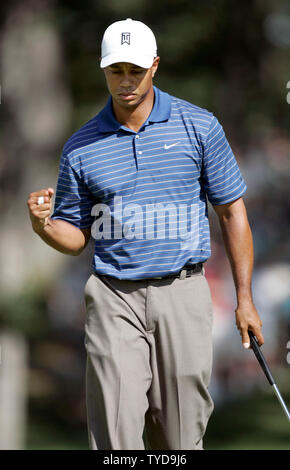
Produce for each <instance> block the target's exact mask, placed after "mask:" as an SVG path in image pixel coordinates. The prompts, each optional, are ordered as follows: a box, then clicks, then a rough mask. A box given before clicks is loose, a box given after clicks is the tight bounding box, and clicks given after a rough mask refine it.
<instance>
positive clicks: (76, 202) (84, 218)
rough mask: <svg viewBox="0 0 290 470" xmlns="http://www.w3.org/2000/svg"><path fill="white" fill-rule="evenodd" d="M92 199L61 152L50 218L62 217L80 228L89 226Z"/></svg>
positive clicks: (91, 218)
mask: <svg viewBox="0 0 290 470" xmlns="http://www.w3.org/2000/svg"><path fill="white" fill-rule="evenodd" d="M93 205H94V199H93V197H92V195H91V193H90V192H89V190H88V188H87V186H86V185H85V184H84V182H83V181H81V179H80V177H79V175H78V174H77V173H76V171H75V170H74V169H73V168H72V167H71V165H70V162H69V160H68V157H67V155H66V154H65V153H63V154H62V156H61V159H60V164H59V174H58V181H57V186H56V195H55V203H54V212H53V214H52V216H51V218H52V219H63V220H65V221H66V222H69V223H71V224H73V225H75V226H76V227H78V228H80V229H84V228H89V227H91V225H92V223H93V221H94V218H93V217H92V216H91V210H92V207H93Z"/></svg>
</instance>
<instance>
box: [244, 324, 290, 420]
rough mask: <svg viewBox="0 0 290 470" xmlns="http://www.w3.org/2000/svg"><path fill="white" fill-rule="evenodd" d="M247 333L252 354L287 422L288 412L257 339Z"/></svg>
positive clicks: (250, 332)
mask: <svg viewBox="0 0 290 470" xmlns="http://www.w3.org/2000/svg"><path fill="white" fill-rule="evenodd" d="M248 333H249V336H250V342H251V347H252V349H253V351H254V354H255V356H256V358H257V359H258V361H259V364H260V366H261V367H262V369H263V372H264V374H265V376H266V377H267V379H268V382H269V384H270V385H271V387H273V389H274V391H275V393H276V396H277V398H278V400H279V403H280V405H281V406H282V408H283V411H284V413H285V414H286V416H287V418H288V421H290V413H289V411H288V408H287V406H286V403H285V402H284V400H283V398H282V396H281V393H280V392H279V390H278V387H277V385H276V384H275V380H274V378H273V375H272V374H271V371H270V369H269V366H268V364H267V362H266V359H265V358H264V356H263V353H262V351H261V349H260V347H259V345H258V342H257V339H256V337H255V335H254V333H253V332H252V331H248Z"/></svg>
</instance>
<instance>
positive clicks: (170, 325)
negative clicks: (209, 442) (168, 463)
mask: <svg viewBox="0 0 290 470" xmlns="http://www.w3.org/2000/svg"><path fill="white" fill-rule="evenodd" d="M85 302H86V308H87V313H86V321H85V346H86V351H87V366H86V404H87V418H88V434H89V444H90V448H91V449H92V450H97V449H102V450H115V449H119V450H144V449H145V445H144V442H145V443H146V446H147V447H146V449H154V450H156V449H158V450H180V449H181V450H187V449H191V450H202V449H203V439H202V438H203V436H204V433H205V430H206V426H207V422H208V419H209V417H210V415H211V413H212V410H213V401H212V399H211V397H210V394H209V392H208V389H207V387H208V385H209V381H210V375H211V368H212V302H211V295H210V291H209V286H208V283H207V280H206V278H205V275H204V268H203V271H202V272H201V273H199V274H193V275H192V276H191V277H187V278H185V279H179V278H175V279H172V278H171V279H165V278H164V279H161V280H157V279H155V280H140V281H139V280H138V281H132V280H130V281H127V280H118V279H114V278H109V277H105V276H98V275H95V274H93V275H91V276H90V278H89V279H88V281H87V283H86V286H85Z"/></svg>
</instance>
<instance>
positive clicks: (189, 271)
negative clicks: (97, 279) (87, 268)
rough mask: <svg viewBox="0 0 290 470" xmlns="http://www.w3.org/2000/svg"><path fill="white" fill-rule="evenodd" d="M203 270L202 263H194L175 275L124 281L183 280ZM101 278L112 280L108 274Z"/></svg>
mask: <svg viewBox="0 0 290 470" xmlns="http://www.w3.org/2000/svg"><path fill="white" fill-rule="evenodd" d="M202 269H203V263H195V264H192V265H190V266H188V265H185V266H183V268H181V269H180V271H178V273H175V274H169V275H168V276H157V277H150V278H149V279H147V278H146V279H125V280H126V281H150V280H151V279H176V278H179V279H185V278H186V277H190V276H192V275H193V274H198V273H200V272H201V271H202ZM93 274H94V275H95V276H100V275H99V274H96V273H93ZM101 276H102V277H109V278H112V277H113V278H114V279H116V278H115V277H114V276H110V275H109V274H101Z"/></svg>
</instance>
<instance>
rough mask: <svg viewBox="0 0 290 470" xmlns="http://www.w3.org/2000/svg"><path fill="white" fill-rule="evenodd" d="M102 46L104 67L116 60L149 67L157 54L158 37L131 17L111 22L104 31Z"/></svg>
mask: <svg viewBox="0 0 290 470" xmlns="http://www.w3.org/2000/svg"><path fill="white" fill-rule="evenodd" d="M101 48H102V59H101V64H100V67H101V68H102V69H103V68H104V67H107V66H108V65H111V64H115V63H116V62H129V63H131V64H135V65H138V66H139V67H143V68H144V69H149V68H150V67H152V64H153V60H154V58H155V57H156V56H157V44H156V39H155V36H154V34H153V32H152V31H151V29H150V28H148V26H146V24H144V23H142V22H141V21H135V20H132V19H131V18H127V19H126V20H122V21H116V22H115V23H113V24H111V25H110V26H109V27H108V28H107V29H106V31H105V32H104V36H103V40H102V47H101Z"/></svg>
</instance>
